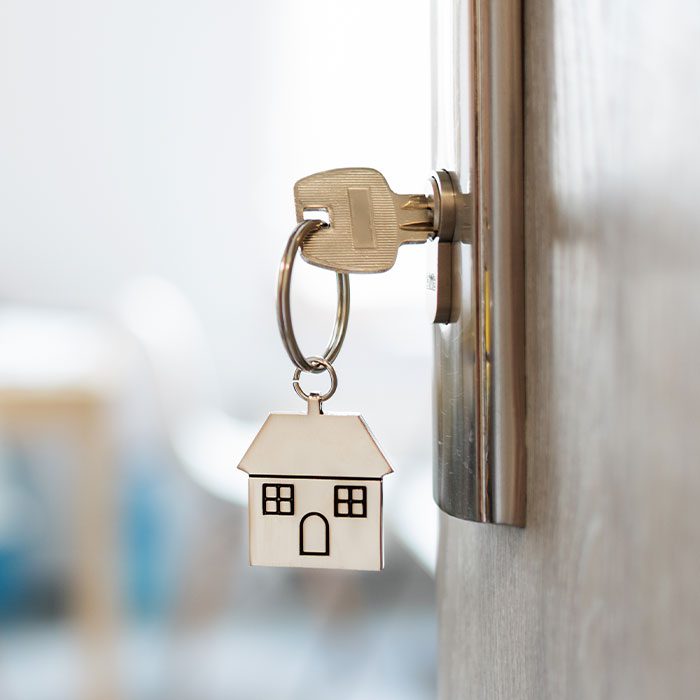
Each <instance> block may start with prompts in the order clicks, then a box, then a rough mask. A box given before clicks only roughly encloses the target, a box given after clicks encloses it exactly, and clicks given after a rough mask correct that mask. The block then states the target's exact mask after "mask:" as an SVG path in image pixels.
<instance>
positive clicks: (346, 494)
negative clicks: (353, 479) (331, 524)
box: [333, 484, 367, 518]
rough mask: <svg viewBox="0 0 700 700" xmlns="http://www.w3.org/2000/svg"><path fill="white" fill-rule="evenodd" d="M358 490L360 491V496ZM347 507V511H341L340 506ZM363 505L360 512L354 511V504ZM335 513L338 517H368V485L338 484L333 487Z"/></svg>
mask: <svg viewBox="0 0 700 700" xmlns="http://www.w3.org/2000/svg"><path fill="white" fill-rule="evenodd" d="M357 491H360V494H359V497H358V496H357V493H356V492H357ZM341 505H342V506H344V508H343V510H345V508H347V513H341V512H340V506H341ZM355 505H359V506H360V507H361V512H360V513H355V512H353V511H354V510H355V508H354V507H353V506H355ZM333 515H334V516H335V517H336V518H366V517H367V487H366V486H358V485H356V484H352V485H349V486H343V485H341V484H338V485H337V486H335V487H334V489H333Z"/></svg>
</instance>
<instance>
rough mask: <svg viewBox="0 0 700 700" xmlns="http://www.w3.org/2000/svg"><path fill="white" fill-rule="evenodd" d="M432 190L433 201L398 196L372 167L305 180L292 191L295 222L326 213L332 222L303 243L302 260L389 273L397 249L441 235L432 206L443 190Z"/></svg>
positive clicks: (338, 268)
mask: <svg viewBox="0 0 700 700" xmlns="http://www.w3.org/2000/svg"><path fill="white" fill-rule="evenodd" d="M440 172H441V173H444V174H445V175H446V176H447V173H446V172H445V171H440ZM448 177H449V176H448ZM434 178H435V176H434ZM433 189H434V195H433V196H427V195H415V194H410V195H403V194H396V193H394V192H392V191H391V189H390V188H389V185H388V184H387V182H386V180H385V179H384V176H383V175H382V174H381V173H380V172H378V171H376V170H373V169H371V168H340V169H338V170H327V171H325V172H321V173H316V174H314V175H309V176H308V177H305V178H302V179H301V180H299V181H298V182H297V183H296V185H295V186H294V201H295V205H296V216H297V220H298V221H300V222H301V221H302V220H303V219H304V218H307V219H308V218H321V217H319V216H318V214H319V212H327V214H328V217H329V221H330V222H329V225H328V226H326V227H324V228H322V229H320V230H319V231H317V232H315V233H313V234H311V235H310V236H309V237H308V238H307V239H306V240H305V241H304V242H303V243H302V247H301V251H302V256H303V258H304V259H305V260H306V261H307V262H309V263H312V264H313V265H318V266H319V267H325V268H328V269H331V270H335V271H336V272H384V271H385V270H388V269H390V268H391V267H392V266H393V265H394V263H395V261H396V255H397V253H398V249H399V246H401V245H403V244H404V243H424V242H425V241H427V240H429V239H431V238H434V237H435V236H436V235H437V231H438V228H439V226H438V225H437V224H438V222H437V221H436V220H437V219H439V218H440V217H437V216H435V215H434V207H435V204H434V202H435V201H436V196H435V195H438V194H439V191H438V189H436V186H435V185H434V187H433ZM460 196H462V197H463V195H455V201H457V197H460ZM464 201H465V202H466V200H464ZM453 213H454V212H453ZM442 218H443V219H444V218H445V217H444V216H443V217H442ZM463 218H465V220H466V217H463ZM452 223H453V228H454V221H453V222H452ZM443 228H444V227H443ZM451 235H452V234H450V236H451ZM440 239H441V240H443V236H442V234H441V236H440ZM449 240H451V238H450V239H449Z"/></svg>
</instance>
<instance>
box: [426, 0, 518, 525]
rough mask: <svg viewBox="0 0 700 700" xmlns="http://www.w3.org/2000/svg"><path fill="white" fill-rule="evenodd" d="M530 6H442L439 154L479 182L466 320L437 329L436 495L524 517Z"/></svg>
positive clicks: (457, 265)
mask: <svg viewBox="0 0 700 700" xmlns="http://www.w3.org/2000/svg"><path fill="white" fill-rule="evenodd" d="M521 27H522V25H521V8H520V3H519V2H517V1H513V2H508V3H497V2H491V1H490V0H473V2H471V3H449V2H435V3H434V5H433V36H434V38H435V45H434V49H433V51H434V60H433V78H434V79H433V123H434V144H433V155H434V162H435V163H439V164H440V166H441V167H445V168H448V169H450V170H453V171H455V172H456V173H457V174H458V176H459V180H460V188H461V190H462V191H463V192H470V193H472V202H473V217H474V219H473V232H472V236H471V238H470V239H469V240H457V241H456V242H455V243H454V244H453V247H454V251H453V256H452V257H453V265H454V270H453V278H454V279H455V280H461V284H458V283H455V285H454V289H455V294H456V299H455V309H453V314H457V315H458V318H457V320H456V322H455V323H452V324H449V325H443V326H436V328H435V337H434V341H435V381H434V401H435V410H434V416H435V470H434V495H435V500H436V502H437V504H438V505H439V506H440V508H441V509H442V510H444V511H445V512H446V513H449V514H450V515H453V516H456V517H458V518H462V519H465V520H474V521H478V522H484V523H486V522H493V523H502V524H510V525H518V526H523V525H524V524H525V392H524V384H525V376H524V313H525V309H524V257H523V162H522V152H523V142H522V129H523V125H522V57H521V33H522V28H521Z"/></svg>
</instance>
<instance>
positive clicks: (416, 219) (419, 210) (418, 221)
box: [394, 194, 435, 245]
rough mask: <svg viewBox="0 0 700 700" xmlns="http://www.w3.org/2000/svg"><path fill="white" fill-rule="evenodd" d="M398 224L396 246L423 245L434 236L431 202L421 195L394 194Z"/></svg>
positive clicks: (428, 198) (429, 198)
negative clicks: (407, 244) (406, 244)
mask: <svg viewBox="0 0 700 700" xmlns="http://www.w3.org/2000/svg"><path fill="white" fill-rule="evenodd" d="M394 205H395V207H396V211H397V214H398V216H397V218H398V224H399V229H400V231H399V239H398V245H403V244H404V243H425V242H426V241H427V240H429V239H431V238H433V237H434V235H435V231H434V227H433V220H434V217H433V200H432V198H431V197H428V196H426V195H422V194H395V195H394Z"/></svg>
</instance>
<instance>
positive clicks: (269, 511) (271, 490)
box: [262, 484, 294, 515]
mask: <svg viewBox="0 0 700 700" xmlns="http://www.w3.org/2000/svg"><path fill="white" fill-rule="evenodd" d="M262 506H263V515H294V485H293V484H263V503H262Z"/></svg>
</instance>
